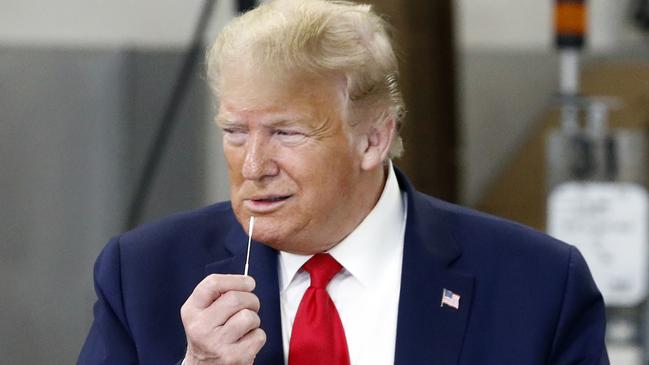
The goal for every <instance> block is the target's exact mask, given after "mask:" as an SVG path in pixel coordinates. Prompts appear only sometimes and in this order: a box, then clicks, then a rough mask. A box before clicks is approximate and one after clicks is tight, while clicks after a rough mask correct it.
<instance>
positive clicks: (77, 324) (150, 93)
mask: <svg viewBox="0 0 649 365" xmlns="http://www.w3.org/2000/svg"><path fill="white" fill-rule="evenodd" d="M177 63H178V52H174V51H167V52H161V51H149V52H144V51H138V52H132V51H131V52H129V51H123V50H119V49H115V50H95V51H89V50H86V51H80V50H65V49H24V48H0V168H1V170H0V206H1V207H2V209H0V222H2V223H1V224H0V237H1V238H0V240H1V241H0V278H2V279H0V290H1V292H2V293H3V294H2V299H0V359H2V363H10V364H67V363H73V362H74V361H75V359H76V356H77V354H78V351H79V348H80V346H81V343H82V341H83V338H84V337H85V335H86V333H87V330H88V328H89V325H90V320H91V318H92V313H91V305H92V302H93V301H94V298H95V296H94V292H93V290H92V264H93V262H94V259H95V257H96V256H97V254H98V252H99V250H100V249H101V247H103V245H104V244H105V242H106V241H107V240H108V239H109V237H110V236H112V235H114V234H117V233H118V232H120V231H121V230H122V229H123V223H122V222H123V220H124V212H125V208H126V203H127V200H128V198H129V197H130V194H131V192H132V190H133V182H134V181H135V177H136V175H137V173H138V172H139V169H140V167H141V164H142V161H143V153H144V151H145V150H146V149H147V148H148V145H149V142H150V137H151V135H152V132H153V126H154V125H155V124H156V123H157V121H158V119H159V116H160V114H161V112H162V110H161V106H162V105H163V101H164V100H166V98H167V96H168V94H169V91H170V89H169V88H170V85H171V80H172V78H173V75H174V74H175V70H176V66H177ZM195 81H198V82H194V84H193V85H194V87H193V89H192V92H191V93H190V98H189V102H188V103H187V104H186V105H185V106H184V108H183V112H182V113H181V115H180V118H179V120H180V121H181V122H180V124H179V125H178V127H177V128H176V130H175V134H174V137H173V138H172V143H171V145H170V149H169V151H167V154H166V155H165V161H164V163H163V165H162V171H161V174H160V178H159V179H158V180H157V181H156V184H155V185H154V189H153V195H152V199H151V204H150V205H149V207H148V209H147V210H146V217H145V218H146V219H147V220H149V219H153V218H155V217H159V216H162V215H165V214H168V213H170V212H172V211H178V210H181V209H188V208H191V207H196V206H200V205H203V204H206V203H207V201H206V199H205V187H206V184H205V182H204V171H205V164H206V157H205V151H206V141H207V138H206V136H205V135H204V134H205V131H206V130H207V127H206V126H207V124H208V121H209V119H210V117H209V115H208V114H209V108H208V106H207V105H208V103H207V100H208V96H207V93H206V90H205V88H204V83H202V82H201V81H200V80H195Z"/></svg>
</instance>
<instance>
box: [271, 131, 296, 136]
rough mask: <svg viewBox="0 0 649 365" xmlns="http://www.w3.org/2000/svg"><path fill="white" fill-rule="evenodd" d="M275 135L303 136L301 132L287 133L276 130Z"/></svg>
mask: <svg viewBox="0 0 649 365" xmlns="http://www.w3.org/2000/svg"><path fill="white" fill-rule="evenodd" d="M275 134H276V135H278V136H296V135H302V133H300V132H296V131H285V130H276V131H275Z"/></svg>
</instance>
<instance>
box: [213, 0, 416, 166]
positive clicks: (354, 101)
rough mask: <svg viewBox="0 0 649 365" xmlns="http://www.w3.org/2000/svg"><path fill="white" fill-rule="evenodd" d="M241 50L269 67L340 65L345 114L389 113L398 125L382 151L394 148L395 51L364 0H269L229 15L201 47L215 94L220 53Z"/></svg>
mask: <svg viewBox="0 0 649 365" xmlns="http://www.w3.org/2000/svg"><path fill="white" fill-rule="evenodd" d="M238 57H239V58H238ZM240 57H249V58H250V59H251V60H254V61H253V62H254V64H256V65H259V66H262V65H263V66H264V67H265V69H267V70H270V72H275V71H278V72H286V71H289V70H296V71H306V72H315V73H319V74H327V73H330V72H335V73H342V74H343V75H344V76H345V78H346V82H347V90H346V95H347V98H348V99H349V100H348V104H349V105H350V107H351V110H350V111H351V112H352V113H351V114H352V115H354V114H355V112H362V111H368V110H373V111H374V110H377V111H379V112H380V113H379V115H380V117H379V120H378V122H384V121H385V120H386V119H387V118H392V119H394V120H395V122H396V125H397V133H396V135H395V138H394V139H393V142H392V145H391V146H390V154H389V155H390V157H398V156H400V155H401V153H402V150H403V147H402V141H401V137H400V136H399V134H398V130H399V128H400V127H401V124H402V123H403V118H404V115H405V107H404V103H403V97H402V95H401V91H400V89H399V70H398V63H397V57H396V55H395V51H394V49H393V47H392V43H391V39H390V36H389V35H388V24H387V23H386V22H385V21H384V20H383V19H382V18H381V17H380V16H378V15H377V14H376V13H374V12H373V10H372V8H371V6H370V5H365V4H356V3H352V2H348V1H327V0H274V1H270V2H267V3H265V4H262V5H260V6H258V7H257V8H255V9H253V10H251V11H249V12H247V13H245V14H243V15H241V16H239V17H237V18H235V19H234V20H232V21H231V22H230V23H229V24H228V25H226V27H225V28H224V29H223V30H222V31H221V33H220V34H219V36H218V38H217V39H216V41H215V43H214V45H213V46H212V48H211V49H210V50H209V52H208V55H207V67H208V78H209V80H210V83H211V86H212V87H213V88H214V90H215V92H216V93H217V95H218V94H219V91H220V90H219V81H220V72H221V68H222V67H223V65H224V63H225V61H226V60H229V61H232V60H235V61H236V60H237V59H240Z"/></svg>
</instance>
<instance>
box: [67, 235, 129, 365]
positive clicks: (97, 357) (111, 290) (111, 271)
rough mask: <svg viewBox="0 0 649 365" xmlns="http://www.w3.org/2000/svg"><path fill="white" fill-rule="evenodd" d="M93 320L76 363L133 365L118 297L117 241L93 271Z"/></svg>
mask: <svg viewBox="0 0 649 365" xmlns="http://www.w3.org/2000/svg"><path fill="white" fill-rule="evenodd" d="M94 282H95V291H96V293H97V301H96V302H95V305H94V308H93V312H94V320H93V323H92V326H91V328H90V332H89V334H88V337H87V338H86V341H85V343H84V345H83V348H82V349H81V353H80V355H79V359H78V361H77V363H78V364H137V353H136V349H135V345H134V343H133V339H132V335H131V333H130V330H129V327H128V323H127V319H126V315H125V311H124V303H123V298H122V284H121V265H120V248H119V238H114V239H112V240H111V241H110V242H109V243H108V244H107V245H106V247H105V248H104V250H103V251H102V252H101V254H100V255H99V257H98V258H97V261H96V263H95V269H94Z"/></svg>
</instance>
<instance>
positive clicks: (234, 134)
mask: <svg viewBox="0 0 649 365" xmlns="http://www.w3.org/2000/svg"><path fill="white" fill-rule="evenodd" d="M247 135H248V133H247V131H246V130H244V129H240V128H223V137H224V138H225V140H226V141H228V142H230V143H233V144H242V143H244V142H245V141H246V137H247Z"/></svg>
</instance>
